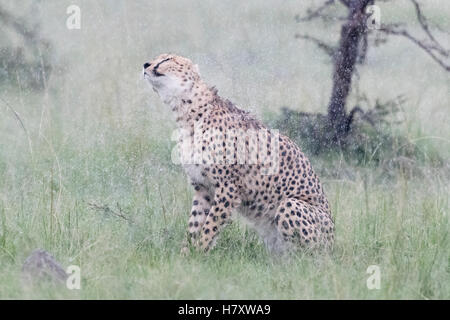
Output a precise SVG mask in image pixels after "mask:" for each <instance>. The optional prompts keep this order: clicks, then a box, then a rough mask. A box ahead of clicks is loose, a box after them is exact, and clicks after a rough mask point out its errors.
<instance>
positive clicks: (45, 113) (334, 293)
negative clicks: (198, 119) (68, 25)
mask: <svg viewBox="0 0 450 320" xmlns="http://www.w3.org/2000/svg"><path fill="white" fill-rule="evenodd" d="M79 4H80V7H81V9H82V19H83V20H82V29H81V30H79V31H75V30H72V31H69V30H66V29H65V17H66V16H65V8H66V7H67V5H69V3H65V2H64V1H61V2H58V3H50V2H42V3H39V5H34V6H33V5H32V2H30V6H27V5H23V4H22V3H21V5H20V6H21V7H23V9H22V10H23V12H28V11H27V10H31V9H33V10H34V11H33V12H34V13H35V14H36V15H38V16H39V17H41V19H42V24H43V29H44V30H46V31H45V32H46V35H47V36H48V37H49V38H50V39H51V40H52V43H53V44H54V46H55V52H56V56H55V57H54V70H55V71H54V72H53V73H52V75H51V77H50V79H49V81H48V83H47V84H46V85H45V89H44V90H43V91H34V90H32V89H30V88H27V87H21V86H19V87H16V86H11V85H8V84H5V85H3V86H2V87H1V88H0V95H1V97H2V98H3V99H4V100H5V101H6V102H7V103H8V104H9V105H10V106H11V107H13V108H14V110H16V112H17V114H18V115H19V116H20V118H21V119H22V121H23V123H24V126H25V128H26V131H25V130H24V129H23V128H22V126H21V125H20V123H19V122H18V121H17V118H16V117H15V115H14V114H13V112H12V111H11V110H10V108H9V107H8V106H6V104H5V103H4V102H0V110H1V114H2V117H0V270H1V272H0V298H44V299H46V298H83V299H87V298H94V299H105V298H112V299H116V298H137V299H140V298H168V299H173V298H175V299H179V298H204V299H212V298H233V299H238V298H261V299H269V298H275V299H299V298H307V299H310V298H311V299H313V298H326V299H329V298H330V299H331V298H338V299H354V298H361V299H379V298H388V299H393V298H400V299H411V298H418V299H443V298H447V299H448V298H449V297H450V258H449V257H450V243H449V237H448V230H450V225H449V217H448V212H449V206H450V204H449V195H450V187H449V181H450V165H449V162H448V159H449V156H450V143H449V137H450V129H449V126H448V125H447V123H448V122H449V121H448V120H450V119H449V112H448V87H449V85H450V82H449V81H450V80H449V79H448V77H446V75H445V74H442V73H441V72H440V70H439V69H438V67H436V66H435V65H434V64H433V62H432V61H430V60H429V58H428V57H426V56H423V55H421V54H420V53H419V52H416V51H414V50H413V49H411V50H405V47H406V46H407V44H406V43H401V42H391V43H390V44H389V45H388V46H387V47H385V48H384V49H380V51H375V50H374V51H370V53H369V64H368V65H367V66H365V67H364V68H363V69H362V70H361V78H362V82H361V89H363V90H366V91H367V93H368V94H370V95H373V96H374V97H386V99H388V98H392V97H395V96H396V95H397V94H398V91H402V92H401V93H405V95H406V96H407V97H408V98H409V99H410V101H412V102H411V103H410V104H409V105H410V106H411V107H410V108H408V109H405V112H404V116H405V119H404V120H405V121H404V122H403V123H402V125H401V127H400V128H399V129H398V130H400V131H401V132H402V134H404V135H407V136H408V137H410V138H411V140H413V141H416V143H417V144H420V147H421V150H423V152H424V154H425V155H428V156H429V157H428V158H427V157H424V158H423V159H421V161H412V162H408V163H403V164H402V165H401V166H390V165H389V164H386V165H385V166H378V165H374V164H373V163H365V164H364V165H360V166H354V165H353V164H352V163H350V162H348V161H347V160H345V158H344V157H342V156H339V155H337V156H336V157H334V158H333V159H321V158H313V159H312V162H313V165H314V167H315V168H316V170H317V171H318V172H319V174H320V176H321V180H322V181H323V182H324V185H325V190H326V193H327V195H328V197H329V199H330V203H331V205H332V211H333V215H334V217H335V220H336V228H337V230H336V235H337V242H336V248H335V250H334V251H333V252H332V253H330V254H316V255H307V254H302V253H298V254H297V255H293V256H291V257H286V258H285V259H274V258H273V257H271V256H270V255H268V254H267V252H266V251H265V248H264V246H263V245H262V243H261V241H260V240H259V238H258V237H257V236H256V234H255V233H254V232H253V231H252V230H250V229H248V228H247V227H246V226H245V225H244V224H243V223H241V221H239V220H237V221H236V222H235V223H233V224H232V225H231V226H230V227H229V228H227V229H226V230H225V231H224V232H223V234H221V237H220V239H219V241H218V243H217V247H216V248H215V249H214V250H213V251H212V252H211V253H210V254H208V255H203V254H198V253H194V254H193V255H191V256H189V257H182V256H180V255H179V252H180V249H181V241H182V239H183V237H184V235H185V232H186V224H187V214H188V211H189V207H190V204H191V196H192V189H191V188H190V186H189V184H188V182H187V179H186V177H185V175H184V174H183V172H182V170H181V169H180V167H179V166H176V165H174V164H172V162H171V161H170V159H171V158H170V156H171V151H172V148H173V147H174V142H173V141H171V140H170V136H171V132H172V130H173V128H174V124H173V121H172V118H171V115H170V112H169V110H167V108H166V107H165V106H164V105H162V103H161V102H159V99H158V98H157V96H156V95H155V94H154V93H153V92H152V91H150V90H148V87H147V85H146V84H145V83H144V82H143V81H142V79H141V75H140V71H141V70H140V68H141V67H140V66H141V65H142V63H143V62H145V61H147V60H148V59H149V58H151V57H153V56H155V55H156V54H159V53H161V52H166V51H174V52H178V53H180V54H183V55H186V56H188V57H190V58H192V59H193V60H194V61H196V62H197V63H199V65H200V70H201V72H202V75H203V76H204V77H205V78H206V80H207V81H208V82H210V83H211V84H215V85H217V87H218V88H219V89H220V91H219V93H221V94H222V95H223V96H226V97H228V98H231V99H233V100H234V101H235V102H236V103H238V104H239V105H242V106H244V107H245V108H246V109H250V110H252V111H253V112H255V113H256V114H257V115H259V116H260V117H262V118H264V117H265V115H266V114H268V113H269V112H274V111H275V112H276V111H277V110H279V108H281V107H282V106H284V105H289V106H290V107H293V108H295V109H298V110H304V111H316V112H317V111H323V108H324V106H325V105H326V100H327V98H328V94H324V92H325V93H327V92H329V89H330V83H329V75H330V72H331V71H330V67H329V65H327V64H326V59H325V58H324V59H322V58H318V57H320V53H319V52H316V51H314V50H315V49H314V47H313V46H311V45H309V44H305V43H301V42H297V41H295V40H294V37H293V36H294V34H295V32H297V31H299V28H301V26H299V25H298V24H296V23H295V22H294V19H293V14H294V13H296V12H301V10H303V9H304V7H305V6H306V5H307V4H300V3H298V2H297V1H286V2H284V3H283V5H282V6H280V5H279V4H278V2H264V3H261V2H259V1H251V2H246V3H245V4H241V3H240V2H239V3H238V2H236V3H232V4H230V3H229V2H227V3H225V2H224V3H218V2H210V1H198V2H194V3H192V2H189V4H188V3H187V2H186V6H183V5H180V3H179V2H178V1H161V2H157V1H152V2H150V3H149V2H144V1H136V2H134V1H133V2H122V1H116V2H114V1H113V2H112V3H111V4H110V3H109V2H108V4H106V3H105V4H104V5H101V4H97V3H94V2H91V1H80V2H79ZM5 5H7V6H8V7H9V8H10V10H15V12H19V11H18V10H19V8H18V7H19V4H16V3H15V2H14V1H5ZM233 5H234V6H233ZM187 6H188V7H187ZM239 6H241V7H239ZM428 8H429V10H430V15H431V17H433V19H434V20H433V21H441V20H442V16H444V17H445V16H446V15H448V13H449V11H448V6H447V7H445V6H442V3H441V4H439V3H438V4H436V3H434V2H430V4H429V7H428ZM446 10H447V11H446ZM149 12H150V14H149ZM383 12H384V14H385V15H386V16H387V17H391V18H396V17H400V18H402V19H405V20H406V21H408V19H411V17H412V15H408V14H406V15H405V14H403V13H402V11H401V8H398V7H394V8H390V7H386V8H385V11H383ZM236 21H240V22H242V23H241V24H238V23H236ZM311 31H314V32H318V33H321V34H324V35H325V34H328V32H329V30H328V29H327V28H326V27H324V26H320V25H318V26H314V29H312V30H311ZM337 33H338V30H336V35H331V36H333V37H334V39H336V37H337ZM398 55H401V57H402V59H398V60H395V65H392V61H393V60H392V59H397V57H398ZM415 61H420V63H415ZM405 70H407V71H408V72H406V71H405ZM415 78H416V79H415ZM381 80H382V81H381ZM394 88H395V90H394ZM247 106H249V107H247ZM253 106H254V107H253ZM425 115H426V116H425ZM28 138H29V139H28ZM431 152H437V153H438V156H439V158H440V159H443V161H442V163H440V164H439V165H436V164H435V163H434V162H433V161H431V160H430V161H428V160H427V159H433V158H436V157H434V156H433V155H432V154H431ZM93 204H94V205H93ZM101 207H104V208H105V207H108V208H110V209H111V210H112V211H111V210H103V209H101ZM119 211H120V213H121V215H123V216H118V215H116V214H114V213H117V212H119ZM38 247H39V248H44V249H46V250H48V251H50V252H51V253H52V254H53V255H54V256H55V257H56V258H57V259H58V260H59V261H60V262H61V263H62V264H63V265H64V266H68V265H72V264H75V265H79V266H80V267H81V275H82V288H81V290H73V291H70V290H68V289H66V288H59V287H54V286H53V285H51V284H47V283H43V284H41V287H33V286H31V285H29V284H27V283H24V282H23V281H22V280H21V277H20V270H21V266H22V263H23V261H24V260H25V258H26V257H27V256H28V254H29V253H30V252H31V251H32V250H33V249H35V248H38ZM370 265H378V266H379V267H380V271H381V288H380V289H379V290H369V289H368V288H367V286H366V280H367V278H368V276H369V275H368V274H367V273H366V270H367V268H368V266H370Z"/></svg>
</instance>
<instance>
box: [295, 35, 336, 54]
mask: <svg viewBox="0 0 450 320" xmlns="http://www.w3.org/2000/svg"><path fill="white" fill-rule="evenodd" d="M295 38H296V39H305V40H309V41H311V42H313V43H315V44H316V45H317V47H318V48H320V49H322V50H323V51H324V52H325V53H326V54H327V55H329V56H330V57H333V56H334V53H335V51H336V48H335V47H333V46H332V45H329V44H326V43H325V42H323V41H322V40H320V39H318V38H315V37H312V36H309V35H307V34H296V35H295Z"/></svg>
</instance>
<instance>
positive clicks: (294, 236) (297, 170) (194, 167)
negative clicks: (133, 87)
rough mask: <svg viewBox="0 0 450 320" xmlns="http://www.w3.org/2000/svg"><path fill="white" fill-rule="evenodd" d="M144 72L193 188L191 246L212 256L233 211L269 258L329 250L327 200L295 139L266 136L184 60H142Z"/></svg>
mask: <svg viewBox="0 0 450 320" xmlns="http://www.w3.org/2000/svg"><path fill="white" fill-rule="evenodd" d="M143 73H144V78H145V79H146V80H148V82H149V83H150V85H151V87H152V88H153V90H154V91H155V92H156V93H157V94H158V95H159V97H160V99H161V100H162V101H163V102H164V103H165V104H166V105H168V106H169V107H170V108H171V110H172V113H173V115H174V117H175V121H176V124H177V128H178V129H179V130H180V134H179V135H178V145H183V146H185V148H180V149H182V151H181V152H180V153H181V154H185V155H186V154H187V155H188V157H187V158H188V159H190V161H184V162H183V161H181V163H182V165H183V167H184V170H185V171H186V173H187V176H188V179H189V181H190V183H191V184H192V186H193V188H194V190H195V192H194V196H193V200H192V209H191V211H190V216H189V220H188V232H187V235H188V236H187V239H186V240H187V241H188V242H189V243H191V244H192V245H193V246H194V247H195V248H197V249H198V250H200V251H204V252H206V251H208V250H210V249H211V248H213V247H214V245H215V241H216V239H217V236H218V235H219V232H220V231H221V230H222V229H223V228H224V227H225V226H226V225H227V224H229V223H230V222H231V221H232V217H233V216H234V215H235V214H236V213H237V214H240V215H241V216H242V217H243V218H244V220H245V221H246V222H248V223H249V224H250V225H251V226H253V227H254V228H255V229H256V231H257V233H258V234H259V235H260V236H261V237H262V239H263V241H264V243H265V245H266V247H267V248H268V250H269V251H270V252H285V251H287V250H288V249H290V248H305V249H307V250H309V249H315V248H331V247H332V245H333V242H334V229H335V228H334V222H333V218H332V216H331V211H330V206H329V203H328V200H327V198H326V196H325V193H324V190H323V187H322V185H321V183H320V180H319V177H318V176H317V175H316V173H315V172H314V170H313V168H312V166H311V163H310V161H309V160H308V158H307V157H306V156H305V155H304V154H303V153H302V151H301V150H300V148H299V147H298V146H297V145H296V144H295V143H294V142H293V141H291V140H290V139H289V138H288V137H286V136H284V135H282V134H277V135H276V134H272V133H271V131H270V129H268V128H267V127H266V126H265V125H264V124H263V123H262V122H261V121H259V120H257V119H256V118H255V117H253V116H252V115H250V114H249V113H248V112H246V111H244V110H241V109H239V108H238V107H236V106H235V105H234V104H233V103H232V102H230V101H229V100H227V99H223V98H222V97H220V96H219V95H218V91H217V89H216V88H215V87H210V86H209V85H207V84H206V83H205V82H204V81H203V80H202V79H201V77H200V73H199V70H198V66H197V65H194V64H193V63H192V62H191V60H189V59H187V58H184V57H181V56H177V55H174V54H162V55H160V56H158V57H157V58H156V59H154V60H152V61H150V62H146V63H145V64H144V69H143ZM261 136H264V137H265V138H260V137H261ZM255 150H256V152H255ZM249 154H252V155H253V156H249ZM255 154H256V155H255ZM189 156H190V157H189ZM249 159H250V160H251V161H249ZM192 160H194V161H192ZM184 250H188V249H187V247H184Z"/></svg>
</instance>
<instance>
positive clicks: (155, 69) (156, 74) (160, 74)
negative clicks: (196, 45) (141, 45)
mask: <svg viewBox="0 0 450 320" xmlns="http://www.w3.org/2000/svg"><path fill="white" fill-rule="evenodd" d="M170 59H171V58H167V59H164V60H162V61H161V62H159V63H158V64H157V65H156V66H155V67H154V68H153V74H154V75H155V76H156V77H161V76H163V74H162V73H160V72H158V70H157V69H158V67H159V66H160V65H161V64H163V63H164V62H166V61H169V60H170Z"/></svg>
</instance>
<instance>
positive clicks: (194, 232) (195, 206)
mask: <svg viewBox="0 0 450 320" xmlns="http://www.w3.org/2000/svg"><path fill="white" fill-rule="evenodd" d="M194 188H195V194H194V197H193V199H192V208H191V214H190V215H189V222H188V231H189V234H188V236H187V238H186V239H185V240H184V243H183V247H182V249H181V252H182V253H187V251H188V248H187V246H188V242H190V241H191V240H194V241H195V240H196V239H198V238H199V234H200V231H201V230H202V226H203V224H204V223H205V220H206V217H207V216H208V214H209V212H210V209H211V203H212V199H211V194H210V193H209V191H208V189H207V188H206V187H204V186H202V185H198V184H197V185H194Z"/></svg>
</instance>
